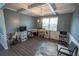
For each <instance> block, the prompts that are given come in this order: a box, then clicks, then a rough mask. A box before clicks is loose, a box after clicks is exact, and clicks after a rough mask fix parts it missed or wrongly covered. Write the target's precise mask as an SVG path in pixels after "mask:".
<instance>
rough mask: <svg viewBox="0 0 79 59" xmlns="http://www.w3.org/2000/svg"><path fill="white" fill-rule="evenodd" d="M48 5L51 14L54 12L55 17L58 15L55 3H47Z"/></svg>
mask: <svg viewBox="0 0 79 59" xmlns="http://www.w3.org/2000/svg"><path fill="white" fill-rule="evenodd" d="M47 5H48V6H49V9H50V10H51V12H52V13H53V14H54V15H56V12H55V10H56V6H55V4H54V3H47Z"/></svg>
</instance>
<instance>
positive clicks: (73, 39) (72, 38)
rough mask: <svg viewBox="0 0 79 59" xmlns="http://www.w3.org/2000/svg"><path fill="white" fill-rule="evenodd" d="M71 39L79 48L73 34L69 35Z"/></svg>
mask: <svg viewBox="0 0 79 59" xmlns="http://www.w3.org/2000/svg"><path fill="white" fill-rule="evenodd" d="M69 39H70V41H72V42H73V43H74V44H76V45H77V46H78V47H79V43H78V41H77V40H76V39H75V38H74V37H73V36H72V35H71V34H69Z"/></svg>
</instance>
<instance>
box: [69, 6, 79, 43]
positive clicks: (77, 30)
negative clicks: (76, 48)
mask: <svg viewBox="0 0 79 59" xmlns="http://www.w3.org/2000/svg"><path fill="white" fill-rule="evenodd" d="M70 33H71V35H72V36H73V37H74V38H75V39H76V41H77V42H78V43H79V7H78V8H77V9H76V10H75V12H74V13H73V18H72V22H71V30H70Z"/></svg>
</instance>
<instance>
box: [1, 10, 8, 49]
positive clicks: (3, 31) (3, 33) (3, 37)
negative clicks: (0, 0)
mask: <svg viewBox="0 0 79 59" xmlns="http://www.w3.org/2000/svg"><path fill="white" fill-rule="evenodd" d="M0 44H1V45H2V46H3V47H4V48H5V49H8V46H7V38H6V29H5V20H4V13H3V10H2V9H0Z"/></svg>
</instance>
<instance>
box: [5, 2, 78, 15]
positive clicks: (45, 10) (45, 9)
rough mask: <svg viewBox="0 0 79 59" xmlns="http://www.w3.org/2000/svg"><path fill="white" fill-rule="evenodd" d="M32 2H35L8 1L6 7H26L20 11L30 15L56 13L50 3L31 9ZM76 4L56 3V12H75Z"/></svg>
mask: <svg viewBox="0 0 79 59" xmlns="http://www.w3.org/2000/svg"><path fill="white" fill-rule="evenodd" d="M32 4H33V3H7V4H6V5H5V8H8V9H11V10H14V11H18V10H20V9H24V10H21V11H20V13H23V14H26V15H29V16H41V15H42V16H44V15H52V14H54V13H53V12H52V11H51V9H50V8H49V6H48V4H43V5H39V6H36V7H33V8H30V9H29V8H28V6H30V5H32ZM37 4H39V3H37ZM76 6H77V4H75V3H55V7H56V10H54V12H56V13H57V14H64V13H72V12H74V10H75V8H76ZM51 7H52V6H51ZM52 8H53V7H52Z"/></svg>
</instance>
